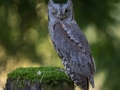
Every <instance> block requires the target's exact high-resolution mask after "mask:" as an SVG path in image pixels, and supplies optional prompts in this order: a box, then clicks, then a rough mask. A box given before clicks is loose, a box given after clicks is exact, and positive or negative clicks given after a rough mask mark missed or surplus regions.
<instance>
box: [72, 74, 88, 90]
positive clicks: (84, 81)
mask: <svg viewBox="0 0 120 90" xmlns="http://www.w3.org/2000/svg"><path fill="white" fill-rule="evenodd" d="M72 80H73V81H74V83H75V84H76V85H77V86H78V87H79V88H81V89H82V90H89V80H88V78H87V77H85V76H82V75H75V76H74V77H72Z"/></svg>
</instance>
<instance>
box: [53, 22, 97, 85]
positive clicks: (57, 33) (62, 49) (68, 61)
mask: <svg viewBox="0 0 120 90" xmlns="http://www.w3.org/2000/svg"><path fill="white" fill-rule="evenodd" d="M52 32H53V33H54V35H53V37H52V38H53V40H52V42H53V44H54V47H55V49H56V51H57V52H58V54H59V56H60V58H61V59H62V60H63V62H64V65H65V66H66V69H67V70H68V71H69V70H71V71H72V72H75V73H77V74H80V75H83V76H86V77H88V78H89V80H90V82H91V83H94V78H93V75H94V72H95V65H94V61H93V59H92V56H91V54H90V50H89V49H90V48H89V45H88V42H87V39H86V37H85V35H84V34H83V33H82V31H81V30H80V29H79V27H78V25H77V24H76V23H67V24H64V23H62V24H61V23H57V24H55V26H54V27H53V30H52ZM69 68H70V69H69ZM92 86H93V87H94V84H93V85H92Z"/></svg>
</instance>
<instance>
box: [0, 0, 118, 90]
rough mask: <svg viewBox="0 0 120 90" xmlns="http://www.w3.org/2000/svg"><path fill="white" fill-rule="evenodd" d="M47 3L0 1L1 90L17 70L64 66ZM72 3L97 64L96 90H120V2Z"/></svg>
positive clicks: (87, 0) (86, 0)
mask: <svg viewBox="0 0 120 90" xmlns="http://www.w3.org/2000/svg"><path fill="white" fill-rule="evenodd" d="M54 1H55V3H66V2H67V0H54ZM47 3H48V0H0V90H3V87H4V85H5V83H6V78H7V76H6V75H7V73H8V72H10V71H12V70H14V69H15V68H17V67H36V66H61V67H63V65H62V63H61V60H60V59H59V57H58V55H57V53H56V52H55V50H54V48H53V45H52V43H51V41H50V37H49V33H48V18H47ZM73 4H74V15H75V19H76V21H77V23H78V25H79V26H80V28H81V29H82V30H83V32H84V33H85V35H86V37H87V39H88V41H89V44H90V47H91V52H92V55H93V57H94V59H95V63H96V68H97V71H96V76H95V86H96V87H95V89H94V90H120V1H119V0H73ZM76 90H77V89H76ZM91 90H92V89H91Z"/></svg>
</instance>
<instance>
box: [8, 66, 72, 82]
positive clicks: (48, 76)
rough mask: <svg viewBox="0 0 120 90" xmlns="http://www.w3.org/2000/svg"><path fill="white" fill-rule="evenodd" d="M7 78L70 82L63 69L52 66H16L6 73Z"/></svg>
mask: <svg viewBox="0 0 120 90" xmlns="http://www.w3.org/2000/svg"><path fill="white" fill-rule="evenodd" d="M39 71H40V72H41V73H40V74H38V72H39ZM42 77H43V78H42ZM8 78H9V79H13V80H14V79H16V80H30V81H32V82H34V81H38V80H39V81H40V80H42V82H43V83H49V82H60V81H66V82H71V79H70V77H69V76H67V75H66V74H65V72H64V69H62V68H59V67H52V66H49V67H27V68H22V67H21V68H17V69H16V70H14V71H12V72H10V73H9V74H8Z"/></svg>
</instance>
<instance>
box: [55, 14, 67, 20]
mask: <svg viewBox="0 0 120 90" xmlns="http://www.w3.org/2000/svg"><path fill="white" fill-rule="evenodd" d="M57 18H58V19H60V20H61V21H63V19H65V18H66V16H65V15H63V14H59V15H58V16H57Z"/></svg>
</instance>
